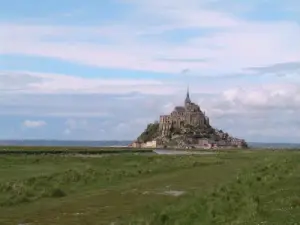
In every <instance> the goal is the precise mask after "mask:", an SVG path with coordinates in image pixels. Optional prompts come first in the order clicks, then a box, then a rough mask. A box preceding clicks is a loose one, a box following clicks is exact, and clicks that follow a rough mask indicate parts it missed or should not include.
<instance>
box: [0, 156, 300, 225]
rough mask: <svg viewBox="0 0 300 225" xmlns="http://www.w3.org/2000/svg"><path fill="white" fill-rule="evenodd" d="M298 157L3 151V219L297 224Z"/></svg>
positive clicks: (0, 197) (0, 172) (0, 220)
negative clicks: (90, 155)
mask: <svg viewBox="0 0 300 225" xmlns="http://www.w3.org/2000/svg"><path fill="white" fill-rule="evenodd" d="M299 159H300V154H298V153H297V152H254V153H253V152H250V153H243V152H242V153H239V152H230V153H220V154H216V155H205V156H204V155H197V156H191V155H188V156H157V155H149V156H146V155H119V156H106V157H102V158H77V157H76V158H75V157H60V156H49V155H48V156H32V155H31V156H7V157H2V158H0V224H8V225H9V224H18V223H21V222H22V223H25V222H26V223H30V224H32V225H35V224H45V225H47V224H57V225H61V224H63V225H71V224H72V225H79V224H80V225H81V224H111V223H112V222H114V223H115V224H122V225H123V224H141V225H142V224H149V225H150V224H151V225H152V224H153V225H154V224H155V225H162V224H165V225H171V224H175V225H176V224H183V225H188V224H200V225H208V224H217V225H218V224H222V225H223V224H225V225H238V224H240V225H242V224H243V225H247V224H249V225H250V224H260V223H261V222H264V224H267V225H276V224H278V225H282V224H284V225H289V224H293V225H294V224H297V221H300V214H299V212H300V198H299V196H300V191H299V180H300V173H299V172H300V166H299V165H298V164H299V163H298V162H299ZM166 191H183V192H184V193H185V194H183V195H180V196H172V195H162V194H160V193H164V192H166ZM144 193H148V194H144Z"/></svg>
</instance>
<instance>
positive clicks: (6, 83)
mask: <svg viewBox="0 0 300 225" xmlns="http://www.w3.org/2000/svg"><path fill="white" fill-rule="evenodd" d="M178 88H180V87H176V86H173V87H172V88H170V87H168V86H165V84H164V83H163V82H162V81H160V80H153V79H128V78H127V79H125V78H124V79H108V78H105V79H104V78H94V79H87V78H82V77H74V76H72V75H64V74H49V73H34V72H26V71H25V72H22V71H20V72H18V71H16V72H9V71H8V72H0V91H1V92H13V93H27V94H30V93H35V94H37V93H40V94H53V93H55V94H58V93H105V94H125V93H132V92H139V93H144V94H165V93H168V94H172V93H173V92H174V91H176V90H177V89H178Z"/></svg>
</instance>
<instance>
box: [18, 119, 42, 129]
mask: <svg viewBox="0 0 300 225" xmlns="http://www.w3.org/2000/svg"><path fill="white" fill-rule="evenodd" d="M46 125H47V123H46V122H45V121H43V120H25V121H24V122H23V126H25V127H27V128H39V127H43V126H46Z"/></svg>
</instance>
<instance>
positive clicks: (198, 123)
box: [159, 89, 209, 135]
mask: <svg viewBox="0 0 300 225" xmlns="http://www.w3.org/2000/svg"><path fill="white" fill-rule="evenodd" d="M186 125H192V126H194V127H199V128H201V127H207V126H209V118H208V117H207V116H205V112H202V111H201V109H200V107H199V105H197V104H195V103H193V102H192V101H191V99H190V94H189V89H188V90H187V94H186V98H185V101H184V106H176V107H175V108H174V110H173V112H171V114H170V115H161V116H160V120H159V131H160V132H161V134H162V135H168V134H169V133H170V131H171V129H176V128H177V129H181V128H183V127H184V126H186Z"/></svg>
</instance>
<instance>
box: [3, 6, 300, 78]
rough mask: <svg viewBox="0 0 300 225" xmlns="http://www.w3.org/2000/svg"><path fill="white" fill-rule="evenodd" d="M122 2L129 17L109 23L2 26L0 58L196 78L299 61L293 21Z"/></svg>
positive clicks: (215, 9)
mask: <svg viewBox="0 0 300 225" xmlns="http://www.w3.org/2000/svg"><path fill="white" fill-rule="evenodd" d="M125 3H127V4H128V5H129V6H131V9H132V12H131V13H130V15H127V16H126V17H124V18H122V20H120V21H117V22H115V23H114V24H113V25H107V24H105V25H98V26H97V25H93V26H92V25H86V26H78V25H77V26H66V25H60V26H59V25H51V26H50V25H41V24H17V23H15V24H8V23H6V24H0V29H1V30H5V31H7V32H4V33H1V34H0V41H1V43H5V44H4V45H3V46H4V47H2V48H1V49H0V54H22V55H31V56H43V57H50V58H56V59H60V60H65V61H71V62H74V63H81V64H86V65H93V66H98V67H105V68H120V69H130V70H142V71H152V72H166V73H179V72H180V71H182V70H183V69H184V68H189V69H190V70H191V71H192V72H193V73H195V74H199V75H201V74H206V75H207V74H208V75H209V74H224V73H235V72H239V71H241V70H242V69H243V68H248V67H262V66H268V65H271V64H276V63H284V62H293V61H300V54H299V52H300V44H299V42H298V40H299V39H300V26H299V24H298V23H296V22H295V21H291V20H286V19H282V20H277V21H252V20H246V19H245V18H243V17H242V16H240V15H237V14H236V13H234V12H232V11H231V10H230V9H226V10H224V9H220V7H217V5H216V3H213V2H211V1H194V0H189V1H181V0H180V1H179V0H177V1H164V2H161V1H157V0H155V1H125ZM218 4H219V5H222V6H224V4H222V3H221V2H220V1H218ZM234 4H236V3H233V2H231V3H229V5H231V6H232V7H233V6H234ZM224 7H225V6H224ZM225 8H226V7H225ZM270 13H271V11H270ZM148 18H152V20H149V19H148ZM115 24H116V25H115ZM83 34H84V35H83ZM178 38H180V40H177V39H178ZM279 53H280V54H279Z"/></svg>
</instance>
